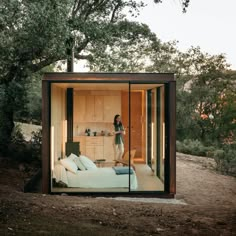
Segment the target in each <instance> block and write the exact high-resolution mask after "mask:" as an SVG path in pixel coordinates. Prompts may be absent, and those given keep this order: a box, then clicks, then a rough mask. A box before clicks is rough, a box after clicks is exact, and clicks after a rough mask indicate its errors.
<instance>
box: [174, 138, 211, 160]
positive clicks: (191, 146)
mask: <svg viewBox="0 0 236 236" xmlns="http://www.w3.org/2000/svg"><path fill="white" fill-rule="evenodd" d="M212 148H213V147H205V146H204V145H203V144H202V143H201V142H200V141H199V140H192V139H185V140H184V141H183V142H180V141H176V149H177V151H178V152H182V153H185V154H191V155H196V156H207V152H208V150H210V149H212Z"/></svg>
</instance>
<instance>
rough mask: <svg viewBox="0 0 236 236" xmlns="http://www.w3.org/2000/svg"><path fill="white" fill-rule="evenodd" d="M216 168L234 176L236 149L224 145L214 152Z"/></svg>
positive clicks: (235, 173)
mask: <svg viewBox="0 0 236 236" xmlns="http://www.w3.org/2000/svg"><path fill="white" fill-rule="evenodd" d="M214 159H215V161H216V169H217V170H218V171H220V172H221V173H223V174H227V175H232V176H236V149H233V148H230V146H225V147H224V148H223V149H218V150H216V151H215V152H214Z"/></svg>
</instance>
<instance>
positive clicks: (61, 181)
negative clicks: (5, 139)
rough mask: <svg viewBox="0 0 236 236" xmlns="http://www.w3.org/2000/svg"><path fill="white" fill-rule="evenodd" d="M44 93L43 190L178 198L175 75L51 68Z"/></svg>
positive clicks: (45, 81)
mask: <svg viewBox="0 0 236 236" xmlns="http://www.w3.org/2000/svg"><path fill="white" fill-rule="evenodd" d="M42 98H43V99H42V114H43V115H42V135H43V136H42V191H43V193H62V192H63V193H68V194H93V195H109V194H110V195H111V194H112V195H113V196H114V195H119V196H121V195H124V196H135V197H137V196H143V197H144V196H156V197H174V195H175V193H176V127H175V122H176V81H175V77H174V74H172V73H166V74H165V73H161V74H160V73H46V74H45V75H44V78H43V80H42ZM116 115H119V116H120V119H121V122H122V125H123V128H124V132H122V140H123V150H122V151H123V155H122V157H121V158H120V159H119V160H117V159H116V151H117V149H116V148H117V144H116V143H115V139H116V131H115V129H114V118H115V116H116Z"/></svg>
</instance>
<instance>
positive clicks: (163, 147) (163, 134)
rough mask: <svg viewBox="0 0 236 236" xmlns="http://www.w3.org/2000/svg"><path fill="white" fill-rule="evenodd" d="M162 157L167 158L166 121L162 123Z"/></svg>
mask: <svg viewBox="0 0 236 236" xmlns="http://www.w3.org/2000/svg"><path fill="white" fill-rule="evenodd" d="M162 145H163V146H162V159H165V123H164V122H163V123H162Z"/></svg>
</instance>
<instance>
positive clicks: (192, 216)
mask: <svg viewBox="0 0 236 236" xmlns="http://www.w3.org/2000/svg"><path fill="white" fill-rule="evenodd" d="M213 167H214V161H213V160H212V159H208V158H204V157H195V156H189V155H183V154H180V153H177V194H176V199H177V200H182V201H184V202H185V203H186V205H181V204H167V203H165V204H163V203H150V202H145V201H143V202H133V201H132V202H131V201H121V200H117V199H112V198H93V197H85V196H84V197H81V196H68V195H66V194H61V195H45V194H42V193H23V191H22V190H23V186H24V178H25V174H24V172H23V171H22V169H21V168H19V165H18V164H16V163H12V161H10V160H8V159H6V158H0V202H1V203H0V235H86V236H90V235H96V236H97V235H98V236H99V235H103V236H104V235H105V236H106V235H126V236H127V235H134V236H136V235H137V236H138V235H142V236H146V235H148V236H151V235H209V236H210V235H214V236H215V235H236V179H235V178H233V177H230V176H224V175H221V174H218V173H216V172H215V171H214V168H213ZM20 169H21V170H20Z"/></svg>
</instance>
